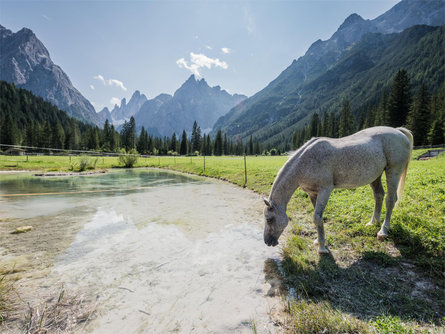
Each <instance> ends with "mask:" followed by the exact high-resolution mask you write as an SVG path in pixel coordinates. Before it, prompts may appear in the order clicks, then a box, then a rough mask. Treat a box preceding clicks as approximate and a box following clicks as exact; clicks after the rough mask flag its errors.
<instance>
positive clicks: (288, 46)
mask: <svg viewBox="0 0 445 334" xmlns="http://www.w3.org/2000/svg"><path fill="white" fill-rule="evenodd" d="M397 2H399V1H398V0H355V1H347V0H343V1H338V0H324V1H321V0H311V1H305V0H294V1H290V0H289V1H277V0H273V1H272V0H269V1H259V0H257V1H233V0H232V1H227V0H226V1H212V0H207V1H187V0H182V1H169V0H163V1H154V0H153V1H64V0H59V1H39V0H34V1H21V0H15V1H4V0H0V24H1V25H3V26H5V27H6V28H8V29H11V30H12V31H14V32H16V31H17V30H20V29H21V28H22V27H27V28H30V29H32V30H33V31H34V32H35V34H36V35H37V37H38V38H39V39H40V40H41V41H42V42H43V43H44V44H45V46H46V47H47V49H48V50H49V52H50V55H51V58H52V60H53V61H54V62H55V63H56V64H57V65H59V66H61V67H62V69H63V70H64V71H65V72H66V73H67V74H68V76H69V77H70V79H71V81H72V83H73V84H74V86H75V87H76V88H77V89H78V90H79V91H80V92H81V93H82V94H83V95H84V96H85V97H86V98H88V99H89V100H90V101H91V102H92V103H93V105H94V106H95V108H96V110H97V111H99V110H100V109H102V108H103V107H104V106H107V107H109V108H111V107H112V105H113V103H114V102H115V101H117V100H120V99H122V98H123V97H125V98H127V101H128V99H129V98H130V97H131V95H132V94H133V92H134V91H135V90H139V91H141V93H144V94H145V95H147V97H148V98H153V97H155V96H156V95H158V94H160V93H169V94H173V93H174V91H175V90H176V89H177V88H179V86H180V85H181V84H182V83H183V82H184V81H185V80H186V79H187V78H188V77H189V76H190V75H191V74H192V73H194V74H196V75H199V76H201V77H203V78H205V79H206V81H207V82H208V83H209V85H211V86H216V85H220V86H221V87H222V88H223V89H226V90H227V91H229V92H230V93H242V94H246V95H248V96H251V95H253V94H255V93H256V92H258V91H259V90H261V89H262V88H264V87H265V86H266V85H267V84H268V83H269V82H270V81H272V80H273V79H275V78H276V77H277V76H278V75H279V74H280V73H281V72H282V71H283V70H284V69H285V68H286V67H287V66H289V65H290V63H291V62H292V60H293V59H298V57H300V56H302V55H304V53H305V52H306V50H307V49H308V47H309V46H310V45H311V44H312V43H313V42H315V41H316V40H318V39H322V40H326V39H328V38H329V37H330V36H331V35H332V34H333V33H334V32H335V31H336V30H337V28H338V27H339V26H340V24H341V23H342V22H343V21H344V20H345V18H346V17H347V16H349V15H350V14H352V13H357V14H359V15H361V16H362V17H363V18H365V19H374V18H375V17H377V16H379V15H380V14H382V13H384V12H385V11H387V10H388V9H390V8H391V7H392V6H394V5H395V4H396V3H397Z"/></svg>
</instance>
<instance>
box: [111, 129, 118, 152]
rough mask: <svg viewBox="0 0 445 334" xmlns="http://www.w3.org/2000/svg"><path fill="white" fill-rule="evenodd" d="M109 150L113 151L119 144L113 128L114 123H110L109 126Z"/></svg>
mask: <svg viewBox="0 0 445 334" xmlns="http://www.w3.org/2000/svg"><path fill="white" fill-rule="evenodd" d="M110 132H111V133H110V151H111V152H115V151H116V149H117V147H118V146H119V143H118V137H119V136H118V134H117V133H116V130H115V129H114V125H113V124H111V128H110Z"/></svg>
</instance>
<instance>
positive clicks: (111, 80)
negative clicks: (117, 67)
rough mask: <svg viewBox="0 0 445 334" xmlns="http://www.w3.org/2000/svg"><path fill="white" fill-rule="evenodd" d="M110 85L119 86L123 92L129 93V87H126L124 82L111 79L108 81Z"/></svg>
mask: <svg viewBox="0 0 445 334" xmlns="http://www.w3.org/2000/svg"><path fill="white" fill-rule="evenodd" d="M108 85H110V86H112V85H114V86H117V87H119V88H121V89H122V90H123V91H125V92H126V91H127V87H125V86H124V83H123V82H122V81H119V80H117V79H109V80H108Z"/></svg>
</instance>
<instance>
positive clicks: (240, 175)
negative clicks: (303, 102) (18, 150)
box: [0, 150, 445, 333]
mask: <svg viewBox="0 0 445 334" xmlns="http://www.w3.org/2000/svg"><path fill="white" fill-rule="evenodd" d="M423 151H424V150H423ZM423 151H415V152H414V153H413V157H416V156H418V155H419V154H421V153H422V152H423ZM76 159H80V158H76V157H72V158H71V161H70V158H69V157H60V156H30V157H29V159H28V161H26V160H27V158H26V157H24V156H21V157H11V156H0V170H7V169H13V170H17V169H24V170H34V169H45V170H48V171H66V170H70V169H76V168H75V166H76V164H77V162H76V161H77V160H76ZM91 159H96V158H91ZM286 160H287V157H250V156H248V157H247V159H246V166H247V182H245V174H244V173H245V171H244V159H243V158H242V157H206V158H205V169H204V158H203V157H192V158H190V157H152V158H148V159H147V158H143V159H139V160H138V162H137V164H136V165H135V167H158V168H168V169H172V170H177V171H182V172H187V173H193V174H198V175H205V176H210V177H215V178H220V179H224V180H227V181H229V182H232V183H235V184H237V185H240V186H246V187H248V188H250V189H253V190H254V191H256V192H258V193H261V194H265V195H267V194H268V193H269V190H270V187H271V185H272V183H273V180H274V178H275V176H276V174H277V172H278V170H279V168H280V167H281V166H282V165H283V163H284V162H285V161H286ZM73 166H74V168H73ZM118 166H119V163H118V160H117V158H113V157H105V158H101V157H100V158H98V160H97V161H96V168H112V167H118ZM373 206H374V201H373V197H372V192H371V188H370V187H369V186H367V187H362V188H358V189H356V190H335V191H334V192H333V194H332V195H331V198H330V201H329V203H328V206H327V208H326V211H325V230H326V235H327V240H328V247H329V249H330V250H331V253H332V254H331V255H330V256H323V257H319V256H318V255H317V252H316V248H315V247H314V246H313V245H312V240H313V239H315V234H316V232H315V227H314V226H313V224H312V222H311V215H312V213H313V208H312V206H311V204H310V201H309V199H308V197H307V195H306V194H305V193H304V192H302V191H301V190H297V191H296V193H295V194H294V195H293V197H292V199H291V201H290V203H289V206H288V215H289V217H291V222H290V226H289V227H288V231H287V234H286V236H283V237H282V238H281V242H282V243H283V239H285V242H284V243H283V244H284V245H283V246H282V252H283V261H282V262H281V263H279V264H277V263H275V262H271V263H270V265H271V267H274V268H270V269H271V270H277V271H280V272H281V273H284V283H285V285H286V287H287V290H288V292H289V294H290V295H291V296H292V297H293V298H292V301H289V302H286V304H287V306H286V309H287V319H285V320H284V322H285V324H284V325H285V326H286V327H287V328H288V329H289V331H291V332H297V333H429V332H437V333H443V332H444V331H443V330H444V327H443V326H444V325H445V317H444V316H445V301H444V273H445V268H444V255H445V254H444V250H445V156H444V155H442V156H440V157H438V158H434V159H431V160H427V161H417V160H413V161H412V162H411V165H410V168H409V171H408V176H407V182H406V186H405V191H404V194H403V198H402V200H401V202H400V203H399V205H398V206H397V207H396V209H395V210H394V213H393V218H392V221H391V223H392V225H391V229H390V235H389V238H388V239H387V240H385V241H383V242H379V241H377V240H376V237H375V236H376V234H377V231H378V229H379V226H377V225H376V226H374V227H370V228H369V227H365V224H366V223H367V222H368V221H369V220H370V218H371V215H372V211H373Z"/></svg>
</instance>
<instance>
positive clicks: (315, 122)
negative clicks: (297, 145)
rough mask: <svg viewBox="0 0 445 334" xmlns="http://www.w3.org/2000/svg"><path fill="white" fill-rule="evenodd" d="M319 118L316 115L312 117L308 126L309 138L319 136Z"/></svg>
mask: <svg viewBox="0 0 445 334" xmlns="http://www.w3.org/2000/svg"><path fill="white" fill-rule="evenodd" d="M320 125H321V123H320V117H319V116H318V114H317V113H315V114H313V115H312V119H311V123H310V124H309V138H312V137H318V136H319V135H320Z"/></svg>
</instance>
